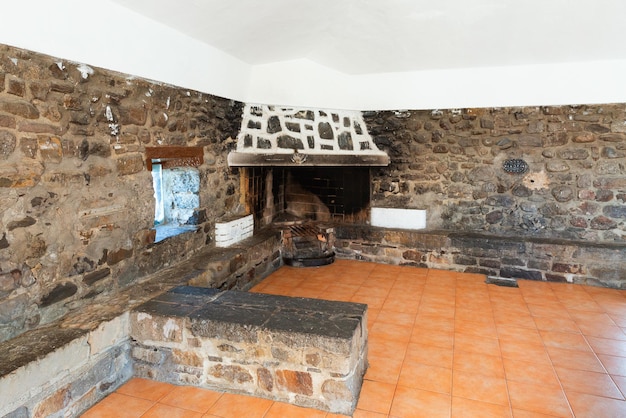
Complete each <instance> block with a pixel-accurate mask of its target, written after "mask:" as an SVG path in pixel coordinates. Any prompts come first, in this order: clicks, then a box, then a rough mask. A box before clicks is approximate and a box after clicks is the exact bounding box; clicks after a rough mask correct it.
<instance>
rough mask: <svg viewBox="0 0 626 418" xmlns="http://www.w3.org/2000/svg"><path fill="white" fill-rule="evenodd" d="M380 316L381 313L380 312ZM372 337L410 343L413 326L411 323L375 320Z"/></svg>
mask: <svg viewBox="0 0 626 418" xmlns="http://www.w3.org/2000/svg"><path fill="white" fill-rule="evenodd" d="M378 316H379V317H380V314H378ZM371 331H372V332H371V333H370V338H376V339H383V340H391V341H400V342H406V343H408V342H409V341H410V339H411V333H412V331H413V327H412V326H409V325H396V324H386V323H383V322H378V321H376V322H374V325H373V326H372V328H371Z"/></svg>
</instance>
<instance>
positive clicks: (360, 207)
mask: <svg viewBox="0 0 626 418" xmlns="http://www.w3.org/2000/svg"><path fill="white" fill-rule="evenodd" d="M241 174H242V179H243V180H242V181H244V186H245V187H244V188H245V192H244V193H245V204H246V206H247V209H248V210H249V211H250V212H251V213H253V214H254V221H255V222H254V223H255V228H260V227H263V226H267V225H269V224H271V223H275V222H278V223H280V222H284V221H333V222H350V223H359V222H365V221H367V219H368V218H369V207H370V206H369V205H370V195H371V182H370V169H369V167H356V166H346V167H326V166H317V167H247V168H241ZM246 183H247V184H246Z"/></svg>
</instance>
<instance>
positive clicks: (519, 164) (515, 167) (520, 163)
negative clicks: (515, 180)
mask: <svg viewBox="0 0 626 418" xmlns="http://www.w3.org/2000/svg"><path fill="white" fill-rule="evenodd" d="M502 168H503V169H504V171H506V172H507V173H510V174H521V173H525V172H527V171H528V164H527V163H526V161H524V160H520V159H511V160H506V161H504V163H503V164H502Z"/></svg>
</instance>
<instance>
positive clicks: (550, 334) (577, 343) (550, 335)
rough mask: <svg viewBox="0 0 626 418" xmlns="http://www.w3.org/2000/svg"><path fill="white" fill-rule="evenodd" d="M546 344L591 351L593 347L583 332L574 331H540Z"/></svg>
mask: <svg viewBox="0 0 626 418" xmlns="http://www.w3.org/2000/svg"><path fill="white" fill-rule="evenodd" d="M539 334H541V338H542V339H543V343H544V344H545V345H546V346H550V347H556V348H563V349H566V350H578V351H591V347H589V344H587V341H585V338H584V337H583V336H582V335H581V334H577V333H573V332H558V331H539Z"/></svg>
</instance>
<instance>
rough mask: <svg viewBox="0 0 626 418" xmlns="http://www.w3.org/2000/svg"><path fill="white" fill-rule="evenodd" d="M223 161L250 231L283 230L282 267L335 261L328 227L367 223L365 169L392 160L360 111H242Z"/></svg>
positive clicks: (368, 193)
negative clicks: (237, 180) (236, 183)
mask: <svg viewBox="0 0 626 418" xmlns="http://www.w3.org/2000/svg"><path fill="white" fill-rule="evenodd" d="M228 162H229V165H230V166H231V167H239V168H240V175H241V185H240V186H241V191H242V201H243V203H245V206H246V211H247V213H251V214H253V215H254V221H255V222H254V224H255V228H261V227H265V226H268V225H275V226H278V227H280V228H281V231H282V235H283V249H282V252H283V257H284V260H285V263H286V264H291V265H298V266H306V265H321V264H325V263H329V262H332V260H334V252H333V241H334V230H333V228H332V225H333V223H335V222H351V223H361V222H367V221H368V220H369V215H370V197H371V193H372V191H371V181H370V167H372V166H386V165H388V164H389V157H388V156H387V154H386V153H384V152H383V151H380V150H379V149H378V148H377V147H376V145H375V144H374V142H373V140H372V138H371V136H370V135H369V133H368V132H367V130H366V126H365V122H364V121H363V118H362V115H361V113H360V112H354V111H338V110H307V109H293V108H278V107H274V106H254V105H247V106H246V108H245V109H244V114H243V120H242V125H241V131H240V134H239V136H238V138H237V150H236V151H234V152H231V153H230V154H229V156H228Z"/></svg>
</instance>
